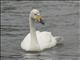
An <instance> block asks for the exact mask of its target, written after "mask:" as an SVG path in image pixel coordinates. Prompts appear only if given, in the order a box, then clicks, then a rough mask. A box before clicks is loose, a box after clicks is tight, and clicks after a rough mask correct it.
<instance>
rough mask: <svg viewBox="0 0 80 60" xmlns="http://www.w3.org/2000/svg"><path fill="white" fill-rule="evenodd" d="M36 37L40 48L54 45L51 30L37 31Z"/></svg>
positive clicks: (54, 41)
mask: <svg viewBox="0 0 80 60" xmlns="http://www.w3.org/2000/svg"><path fill="white" fill-rule="evenodd" d="M37 39H38V42H39V45H40V48H41V49H42V50H43V49H45V48H50V47H53V46H54V45H56V40H55V38H54V37H53V36H52V34H51V32H46V31H44V32H37Z"/></svg>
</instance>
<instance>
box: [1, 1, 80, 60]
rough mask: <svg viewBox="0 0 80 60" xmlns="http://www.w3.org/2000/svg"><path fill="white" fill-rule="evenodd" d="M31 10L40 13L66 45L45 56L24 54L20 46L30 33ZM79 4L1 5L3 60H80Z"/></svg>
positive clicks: (47, 26) (17, 2) (45, 53)
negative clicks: (33, 9)
mask: <svg viewBox="0 0 80 60" xmlns="http://www.w3.org/2000/svg"><path fill="white" fill-rule="evenodd" d="M32 8H37V9H39V10H40V11H41V15H42V16H43V18H44V21H45V26H43V25H41V24H36V29H37V30H40V31H44V30H46V31H50V32H52V34H53V35H54V36H56V35H57V36H62V37H64V42H63V45H58V46H56V47H54V48H51V49H48V50H45V51H42V52H34V53H30V52H25V51H24V50H22V49H21V48H20V43H21V41H22V40H23V39H24V37H25V36H26V35H27V34H28V33H29V21H28V16H29V12H30V11H31V10H32ZM79 24H80V22H79V2H76V1H74V2H72V1H62V2H59V1H36V2H34V1H2V2H1V59H2V60H80V40H79V36H80V33H79Z"/></svg>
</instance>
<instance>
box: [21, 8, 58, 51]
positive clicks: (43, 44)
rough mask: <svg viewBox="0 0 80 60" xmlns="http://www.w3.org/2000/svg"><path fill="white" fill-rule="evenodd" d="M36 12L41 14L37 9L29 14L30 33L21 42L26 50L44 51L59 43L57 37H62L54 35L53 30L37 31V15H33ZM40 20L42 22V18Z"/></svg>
mask: <svg viewBox="0 0 80 60" xmlns="http://www.w3.org/2000/svg"><path fill="white" fill-rule="evenodd" d="M35 13H36V14H38V15H40V13H39V11H38V10H36V9H33V10H32V11H31V13H30V16H29V24H30V33H29V34H28V35H27V36H26V37H25V38H24V40H23V41H22V42H21V48H22V49H24V50H25V51H42V50H44V49H46V48H51V47H54V46H55V45H56V44H57V43H58V41H57V39H58V38H60V37H58V36H56V37H53V36H52V34H51V32H47V31H43V32H40V31H36V30H35V21H34V19H36V18H34V17H35V16H34V15H33V14H35ZM37 19H39V18H37ZM40 19H41V18H40ZM38 21H39V22H40V20H38ZM41 23H42V22H41Z"/></svg>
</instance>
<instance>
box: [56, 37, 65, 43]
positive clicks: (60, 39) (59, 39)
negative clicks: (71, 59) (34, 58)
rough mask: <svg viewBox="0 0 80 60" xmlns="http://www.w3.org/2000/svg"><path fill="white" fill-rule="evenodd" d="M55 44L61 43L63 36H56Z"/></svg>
mask: <svg viewBox="0 0 80 60" xmlns="http://www.w3.org/2000/svg"><path fill="white" fill-rule="evenodd" d="M55 38H56V40H57V44H60V43H63V37H60V36H56V37H55Z"/></svg>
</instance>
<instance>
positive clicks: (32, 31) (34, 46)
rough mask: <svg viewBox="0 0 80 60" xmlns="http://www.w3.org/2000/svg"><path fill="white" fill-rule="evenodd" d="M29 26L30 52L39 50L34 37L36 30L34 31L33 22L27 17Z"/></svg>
mask: <svg viewBox="0 0 80 60" xmlns="http://www.w3.org/2000/svg"><path fill="white" fill-rule="evenodd" d="M29 24H30V35H31V44H30V49H32V50H40V47H39V43H38V40H37V36H36V29H35V22H34V20H32V19H31V16H30V17H29Z"/></svg>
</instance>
